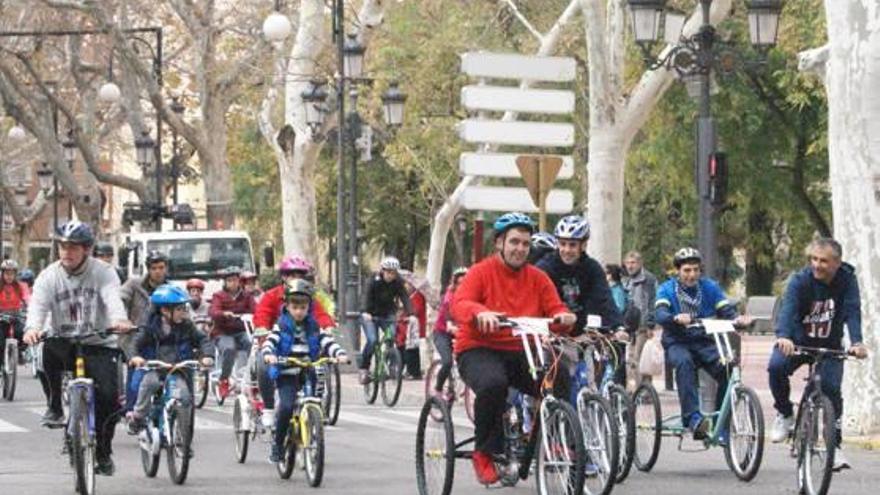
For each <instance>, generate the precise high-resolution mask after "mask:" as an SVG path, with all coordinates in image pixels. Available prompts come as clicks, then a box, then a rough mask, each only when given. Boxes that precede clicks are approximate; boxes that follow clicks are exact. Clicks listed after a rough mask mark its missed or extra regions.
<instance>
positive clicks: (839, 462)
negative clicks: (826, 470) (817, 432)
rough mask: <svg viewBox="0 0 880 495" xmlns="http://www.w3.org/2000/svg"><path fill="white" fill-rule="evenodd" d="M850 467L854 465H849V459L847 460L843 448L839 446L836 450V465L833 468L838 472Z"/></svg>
mask: <svg viewBox="0 0 880 495" xmlns="http://www.w3.org/2000/svg"><path fill="white" fill-rule="evenodd" d="M850 468H852V466H850V465H849V461H847V460H846V457H844V455H843V449H841V448H840V447H838V448H837V449H836V450H835V451H834V467H833V468H832V469H831V470H832V471H835V472H837V471H842V470H844V469H850Z"/></svg>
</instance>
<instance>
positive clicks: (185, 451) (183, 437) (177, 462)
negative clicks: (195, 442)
mask: <svg viewBox="0 0 880 495" xmlns="http://www.w3.org/2000/svg"><path fill="white" fill-rule="evenodd" d="M192 412H193V410H192V408H191V406H190V407H186V406H183V405H180V404H177V405H176V406H175V407H173V408H172V410H171V414H169V415H168V422H167V424H166V425H165V428H167V429H168V434H169V439H168V455H167V456H166V457H167V458H168V475H169V476H170V477H171V481H173V482H174V484H176V485H182V484H183V483H184V482H185V481H186V475H187V473H189V460H190V457H191V455H190V447H191V445H192V434H193V424H192V419H193V414H192Z"/></svg>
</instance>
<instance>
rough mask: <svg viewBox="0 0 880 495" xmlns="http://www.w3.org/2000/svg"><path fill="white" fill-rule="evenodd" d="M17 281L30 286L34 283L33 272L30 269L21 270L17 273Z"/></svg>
mask: <svg viewBox="0 0 880 495" xmlns="http://www.w3.org/2000/svg"><path fill="white" fill-rule="evenodd" d="M18 280H20V281H22V282H24V283H26V284H30V283H32V282H33V281H34V271H33V270H31V269H30V268H23V269H22V270H21V271H20V272H18Z"/></svg>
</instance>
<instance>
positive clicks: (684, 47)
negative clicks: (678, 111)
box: [627, 0, 782, 276]
mask: <svg viewBox="0 0 880 495" xmlns="http://www.w3.org/2000/svg"><path fill="white" fill-rule="evenodd" d="M627 3H628V5H629V8H630V15H631V18H632V29H633V36H634V37H635V40H636V43H637V44H638V46H639V48H640V49H641V51H642V55H643V57H644V59H645V63H646V64H647V65H648V67H649V69H650V70H654V69H658V68H660V67H664V68H666V69H669V70H674V71H675V72H676V73H677V74H678V76H679V77H680V78H681V79H682V81H684V82H685V84H686V86H687V89H688V93H689V94H691V95H692V96H696V97H697V98H698V101H699V114H698V117H697V142H696V154H695V161H696V170H697V172H696V177H695V179H696V186H697V196H698V197H699V201H700V207H699V222H698V228H697V232H698V246H699V249H700V251H701V252H702V254H703V265H704V272H705V273H707V274H708V275H710V276H715V275H717V274H716V260H717V242H716V237H717V234H716V224H717V221H716V215H717V210H716V208H717V207H719V206H721V205H722V204H723V201H724V200H723V194H719V191H723V189H724V182H725V181H726V176H725V175H726V171H725V169H726V166H721V167H719V166H717V164H718V163H720V162H723V163H726V160H725V159H724V157H722V156H720V155H721V154H720V153H717V151H716V136H715V120H714V119H713V117H712V113H711V106H710V97H711V90H712V74H713V72H714V71H716V70H720V71H722V72H732V71H733V70H735V69H736V68H737V66H738V65H740V59H741V57H740V56H739V55H738V54H737V53H736V51H735V50H734V47H733V46H732V44H731V43H729V42H726V41H724V40H722V39H721V37H720V36H719V35H718V34H717V32H716V31H715V27H714V26H712V24H711V23H710V22H709V9H710V7H711V5H712V0H700V7H701V9H700V10H701V13H702V19H701V21H702V23H701V25H700V28H699V30H698V31H697V33H696V34H694V35H693V36H690V37H682V36H681V28H682V27H683V25H684V18H683V16H682V17H679V16H680V15H681V14H679V13H677V12H672V11H668V12H666V14H665V17H666V22H665V29H666V33H665V35H664V39H665V40H666V41H667V42H668V43H671V44H672V46H671V47H670V49H668V50H666V51H665V54H664V55H663V56H661V57H659V58H655V57H654V56H653V55H652V54H651V48H652V47H653V45H654V44H655V42H656V41H657V40H659V38H660V29H659V28H660V21H661V18H663V16H664V9H665V7H666V0H627ZM746 6H747V9H748V18H749V35H750V39H751V42H752V45H753V46H754V47H755V48H756V49H757V50H758V51H759V53H760V54H761V59H760V60H758V61H757V63H758V64H760V63H763V61H764V60H763V59H764V57H765V55H766V49H768V48H770V47H772V46H773V45H774V44H775V43H776V34H777V27H778V24H779V14H780V12H781V11H782V1H781V0H747V1H746ZM744 62H745V63H747V64H748V63H753V62H749V61H744Z"/></svg>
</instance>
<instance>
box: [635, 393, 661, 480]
mask: <svg viewBox="0 0 880 495" xmlns="http://www.w3.org/2000/svg"><path fill="white" fill-rule="evenodd" d="M633 409H634V411H635V413H634V417H635V437H636V440H635V450H634V451H633V462H635V464H636V467H637V468H639V471H644V472H648V471H650V470H651V468H653V467H654V464H655V463H656V462H657V456H658V455H660V440H661V434H662V428H663V418H662V417H661V416H660V397H659V396H658V395H657V391H656V390H654V386H653V385H651V384H650V383H643V384H641V385H639V388H637V389H636V393H635V394H633Z"/></svg>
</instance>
